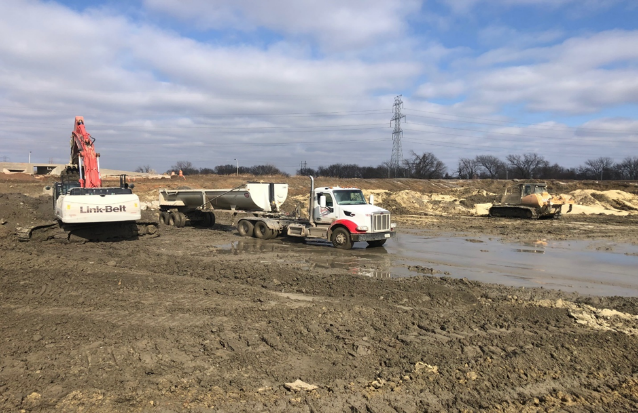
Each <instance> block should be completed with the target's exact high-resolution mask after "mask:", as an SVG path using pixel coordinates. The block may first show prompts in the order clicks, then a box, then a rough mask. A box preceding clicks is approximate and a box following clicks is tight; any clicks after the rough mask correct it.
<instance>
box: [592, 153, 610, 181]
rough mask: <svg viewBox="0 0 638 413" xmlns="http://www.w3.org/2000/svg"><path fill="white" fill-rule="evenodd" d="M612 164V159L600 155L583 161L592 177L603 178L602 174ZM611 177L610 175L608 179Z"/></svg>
mask: <svg viewBox="0 0 638 413" xmlns="http://www.w3.org/2000/svg"><path fill="white" fill-rule="evenodd" d="M613 166H614V160H613V159H611V158H607V157H602V156H601V157H600V158H596V159H588V160H586V161H585V167H586V168H585V169H586V170H587V172H589V174H591V175H592V177H593V178H594V179H598V177H600V180H601V181H602V180H603V174H604V173H605V172H608V171H609V170H610V169H611V168H612V167H613ZM609 178H611V177H610V176H609V177H608V179H609Z"/></svg>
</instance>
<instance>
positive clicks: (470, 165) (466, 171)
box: [456, 158, 479, 179]
mask: <svg viewBox="0 0 638 413" xmlns="http://www.w3.org/2000/svg"><path fill="white" fill-rule="evenodd" d="M456 172H457V174H458V175H459V178H461V179H472V178H475V177H477V176H478V172H479V164H478V162H476V161H475V160H474V159H468V158H461V159H459V166H458V169H457V171H456Z"/></svg>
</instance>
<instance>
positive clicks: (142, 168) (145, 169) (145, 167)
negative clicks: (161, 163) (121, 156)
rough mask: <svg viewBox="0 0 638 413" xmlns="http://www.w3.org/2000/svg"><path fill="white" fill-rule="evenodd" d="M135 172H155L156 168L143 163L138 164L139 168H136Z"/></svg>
mask: <svg viewBox="0 0 638 413" xmlns="http://www.w3.org/2000/svg"><path fill="white" fill-rule="evenodd" d="M135 172H142V173H147V174H154V173H156V172H155V169H153V168H151V166H150V165H142V166H138V167H137V169H135Z"/></svg>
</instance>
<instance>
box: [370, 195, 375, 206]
mask: <svg viewBox="0 0 638 413" xmlns="http://www.w3.org/2000/svg"><path fill="white" fill-rule="evenodd" d="M370 205H374V195H370Z"/></svg>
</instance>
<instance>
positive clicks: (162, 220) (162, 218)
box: [159, 211, 169, 225]
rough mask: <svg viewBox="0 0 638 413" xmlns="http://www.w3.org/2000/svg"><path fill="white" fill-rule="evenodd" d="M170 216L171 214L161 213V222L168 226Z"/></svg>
mask: <svg viewBox="0 0 638 413" xmlns="http://www.w3.org/2000/svg"><path fill="white" fill-rule="evenodd" d="M168 216H169V213H168V212H166V211H161V212H160V214H159V222H160V224H163V225H168Z"/></svg>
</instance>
